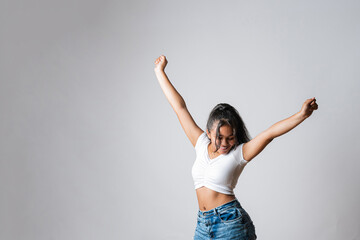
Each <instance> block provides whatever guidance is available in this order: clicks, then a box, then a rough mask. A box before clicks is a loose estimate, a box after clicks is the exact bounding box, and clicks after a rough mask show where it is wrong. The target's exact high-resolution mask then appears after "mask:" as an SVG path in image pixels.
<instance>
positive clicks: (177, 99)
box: [155, 70, 186, 111]
mask: <svg viewBox="0 0 360 240" xmlns="http://www.w3.org/2000/svg"><path fill="white" fill-rule="evenodd" d="M155 74H156V77H157V79H158V81H159V84H160V87H161V89H162V91H163V92H164V94H165V96H166V98H167V100H168V101H169V103H170V105H171V107H172V108H173V109H174V110H175V111H176V109H179V108H182V107H186V104H185V101H184V99H183V98H182V96H181V95H180V94H179V93H178V92H177V91H176V89H175V88H174V86H173V85H172V84H171V82H170V81H169V79H168V77H167V75H166V73H165V72H164V71H163V70H155Z"/></svg>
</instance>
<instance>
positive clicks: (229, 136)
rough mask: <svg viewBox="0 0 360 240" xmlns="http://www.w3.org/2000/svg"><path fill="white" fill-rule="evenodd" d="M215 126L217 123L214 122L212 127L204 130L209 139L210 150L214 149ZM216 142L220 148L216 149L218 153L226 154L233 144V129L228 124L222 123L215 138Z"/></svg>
mask: <svg viewBox="0 0 360 240" xmlns="http://www.w3.org/2000/svg"><path fill="white" fill-rule="evenodd" d="M216 127H217V123H214V125H213V129H211V130H210V133H209V131H208V130H206V132H207V135H208V137H209V138H210V140H211V148H210V149H212V151H215V149H216V146H215V140H216ZM217 143H218V145H219V146H220V148H219V149H218V150H217V152H218V153H219V154H227V153H228V152H229V151H230V149H231V148H232V147H233V146H234V145H235V136H234V135H233V129H232V127H231V126H229V125H223V126H221V127H220V129H219V138H218V139H217Z"/></svg>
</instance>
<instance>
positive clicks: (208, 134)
mask: <svg viewBox="0 0 360 240" xmlns="http://www.w3.org/2000/svg"><path fill="white" fill-rule="evenodd" d="M206 134H207V136H208V138H209V139H211V137H210V132H209V131H208V130H207V129H206Z"/></svg>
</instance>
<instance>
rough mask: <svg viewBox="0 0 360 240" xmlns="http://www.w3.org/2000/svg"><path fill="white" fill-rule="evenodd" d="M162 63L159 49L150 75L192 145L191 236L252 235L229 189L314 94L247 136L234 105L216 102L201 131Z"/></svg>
mask: <svg viewBox="0 0 360 240" xmlns="http://www.w3.org/2000/svg"><path fill="white" fill-rule="evenodd" d="M166 65H167V60H166V58H165V56H164V55H161V56H160V57H159V58H157V59H156V60H155V68H154V71H155V74H156V77H157V79H158V81H159V84H160V86H161V89H162V90H163V92H164V94H165V96H166V98H167V100H168V101H169V103H170V104H171V106H172V108H173V109H174V111H175V113H176V115H177V117H178V119H179V121H180V124H181V126H182V128H183V129H184V131H185V134H186V136H187V137H188V138H189V140H190V142H191V143H192V145H193V146H194V148H195V150H196V160H195V162H194V165H193V168H192V176H193V179H194V183H195V189H196V195H197V199H198V203H199V211H198V218H197V226H196V229H195V235H194V239H195V240H199V239H224V240H226V239H238V240H245V239H246V240H253V239H256V238H257V237H256V234H255V227H254V224H253V222H252V220H251V218H250V216H249V214H248V213H247V212H246V211H245V210H244V209H243V208H242V206H241V205H240V202H239V201H238V199H237V198H236V197H235V195H234V192H233V189H234V188H235V186H236V184H237V180H238V178H239V176H240V174H241V172H242V170H243V168H244V167H245V166H246V164H248V162H250V161H251V160H252V159H253V158H254V157H256V156H257V155H258V154H259V153H260V152H261V151H262V150H263V149H264V148H265V147H266V146H267V145H268V144H269V143H270V142H271V141H272V140H273V139H274V138H276V137H279V136H281V135H283V134H284V133H287V132H288V131H290V130H291V129H293V128H295V127H296V126H297V125H299V124H300V123H301V122H302V121H304V120H305V119H306V118H308V117H309V116H310V115H311V114H312V112H313V111H314V110H316V109H318V105H317V104H316V99H315V98H311V99H307V100H306V101H305V102H304V104H303V105H302V108H301V110H300V111H299V112H297V113H296V114H294V115H292V116H291V117H289V118H287V119H284V120H282V121H280V122H277V123H275V124H274V125H272V126H271V127H270V128H268V129H267V130H265V131H263V132H262V133H260V134H259V135H258V136H256V137H255V138H253V139H251V140H250V137H249V134H248V131H247V129H246V127H245V124H244V122H243V121H242V119H241V117H240V115H239V113H238V112H237V110H236V109H235V108H233V107H232V106H230V105H229V104H226V103H220V104H218V105H216V106H215V108H214V109H213V110H212V111H211V113H210V116H209V119H208V121H207V125H206V132H204V131H203V130H202V129H201V128H199V127H198V125H197V124H196V123H195V121H194V119H193V118H192V116H191V115H190V113H189V111H188V109H187V107H186V104H185V101H184V99H183V98H182V97H181V95H180V94H179V93H178V92H177V91H176V89H175V88H174V86H173V85H172V84H171V83H170V81H169V79H168V78H167V75H166V74H165V71H164V70H165V67H166Z"/></svg>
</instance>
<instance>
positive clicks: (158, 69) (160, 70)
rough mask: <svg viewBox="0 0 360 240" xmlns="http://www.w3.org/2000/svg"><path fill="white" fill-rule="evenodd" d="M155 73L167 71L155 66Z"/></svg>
mask: <svg viewBox="0 0 360 240" xmlns="http://www.w3.org/2000/svg"><path fill="white" fill-rule="evenodd" d="M154 71H155V73H165V71H164V69H160V68H154Z"/></svg>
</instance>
